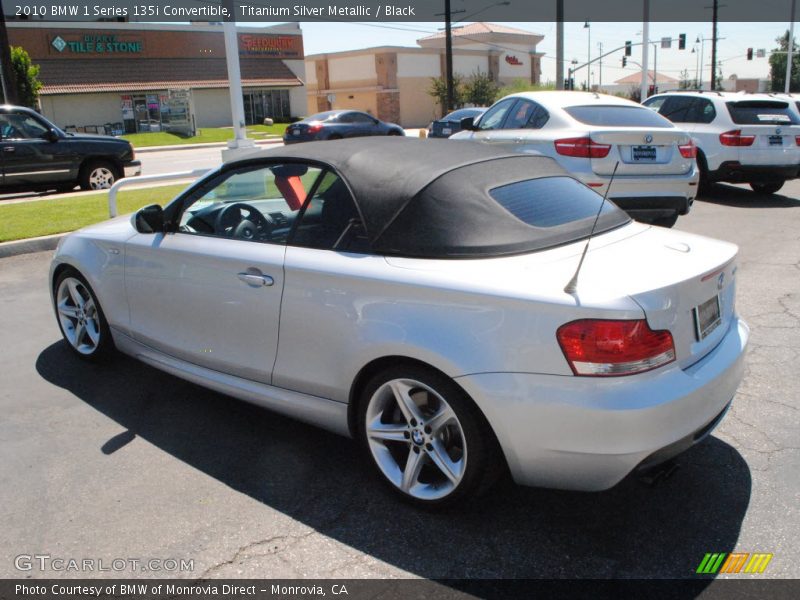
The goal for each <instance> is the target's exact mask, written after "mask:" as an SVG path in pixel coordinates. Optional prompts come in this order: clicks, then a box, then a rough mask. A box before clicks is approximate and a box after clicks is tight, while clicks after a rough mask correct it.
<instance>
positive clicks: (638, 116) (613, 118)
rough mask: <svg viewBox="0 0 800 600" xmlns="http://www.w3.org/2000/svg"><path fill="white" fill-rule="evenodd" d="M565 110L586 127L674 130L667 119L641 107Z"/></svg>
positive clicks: (586, 107) (572, 107) (575, 107)
mask: <svg viewBox="0 0 800 600" xmlns="http://www.w3.org/2000/svg"><path fill="white" fill-rule="evenodd" d="M564 110H565V111H567V114H569V116H571V117H572V118H573V119H575V120H576V121H580V122H581V123H583V124H584V125H595V126H599V127H658V128H663V129H672V128H673V125H672V123H670V122H669V121H668V120H667V119H665V118H664V117H662V116H661V115H659V114H658V113H656V112H654V111H652V110H650V109H647V108H643V107H641V106H570V107H567V108H565V109H564Z"/></svg>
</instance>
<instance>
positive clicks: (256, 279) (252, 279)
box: [239, 271, 275, 287]
mask: <svg viewBox="0 0 800 600" xmlns="http://www.w3.org/2000/svg"><path fill="white" fill-rule="evenodd" d="M239 279H241V280H242V281H244V282H245V283H246V284H247V285H253V286H256V287H262V286H266V287H269V286H271V285H272V284H273V283H275V280H274V279H272V277H270V276H269V275H256V274H255V273H248V272H246V271H245V272H244V273H239Z"/></svg>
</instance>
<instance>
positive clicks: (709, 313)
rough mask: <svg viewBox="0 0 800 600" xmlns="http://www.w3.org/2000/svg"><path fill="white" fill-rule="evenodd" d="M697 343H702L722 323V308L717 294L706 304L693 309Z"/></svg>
mask: <svg viewBox="0 0 800 600" xmlns="http://www.w3.org/2000/svg"><path fill="white" fill-rule="evenodd" d="M692 313H693V314H694V328H695V335H696V336H697V341H699V342H702V341H703V340H704V339H706V338H707V337H708V336H709V335H711V333H712V332H713V331H714V330H715V329H716V328H717V327H719V326H720V324H721V323H722V307H721V304H720V301H719V294H715V295H714V296H712V297H711V298H709V299H708V300H706V301H705V302H702V303H700V304H698V305H697V306H695V307H694V308H693V309H692Z"/></svg>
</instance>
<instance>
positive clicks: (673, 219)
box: [650, 213, 678, 227]
mask: <svg viewBox="0 0 800 600" xmlns="http://www.w3.org/2000/svg"><path fill="white" fill-rule="evenodd" d="M677 222H678V213H675V214H673V215H672V216H670V217H659V218H658V219H653V220H652V221H650V223H651V224H652V225H658V226H659V227H673V226H674V225H675V223H677Z"/></svg>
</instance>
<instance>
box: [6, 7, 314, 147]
mask: <svg viewBox="0 0 800 600" xmlns="http://www.w3.org/2000/svg"><path fill="white" fill-rule="evenodd" d="M7 26H8V37H9V42H10V43H11V45H12V46H21V47H23V48H24V49H25V50H26V51H27V52H28V53H29V54H30V55H31V60H32V62H33V63H34V64H37V65H39V66H40V68H41V70H40V73H39V79H40V81H42V83H43V88H42V90H41V91H40V104H41V109H42V113H43V114H44V115H45V116H46V117H48V118H49V119H50V120H52V121H53V122H54V123H56V124H57V125H59V126H61V127H65V128H66V127H68V128H73V127H74V128H76V129H81V130H83V129H89V130H91V129H90V128H92V127H98V128H100V127H103V126H105V128H106V129H108V126H109V125H111V127H112V130H113V131H114V132H115V133H117V132H118V131H119V130H120V129H121V130H122V131H124V132H126V133H133V132H141V131H160V130H162V129H167V128H168V127H169V123H170V116H171V115H170V113H171V111H172V110H174V106H175V104H174V103H173V102H171V98H172V97H174V96H175V95H176V93H180V94H182V95H183V96H184V97H186V96H188V97H189V98H190V100H191V102H190V103H189V104H190V105H191V112H192V117H193V121H194V123H195V125H196V126H197V127H222V126H230V125H231V106H230V95H229V94H230V92H229V85H228V74H227V67H226V63H225V42H224V39H223V33H222V27H220V26H218V25H206V24H203V25H199V24H198V25H166V24H165V25H158V24H144V23H119V22H100V23H76V24H68V23H58V24H53V23H36V22H9V23H8V24H7ZM237 33H238V41H239V60H240V65H241V75H242V87H243V89H244V104H245V114H246V119H247V123H248V124H252V123H261V122H262V121H263V119H264V118H265V117H272V118H279V119H286V120H288V119H289V118H290V117H293V116H300V115H303V114H304V113H305V111H306V93H305V90H304V87H303V82H304V80H305V62H304V56H303V36H302V31H301V30H300V28H299V26H298V25H297V24H296V23H295V24H287V25H280V26H276V27H269V28H239V29H238V30H237ZM173 118H176V117H173Z"/></svg>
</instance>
